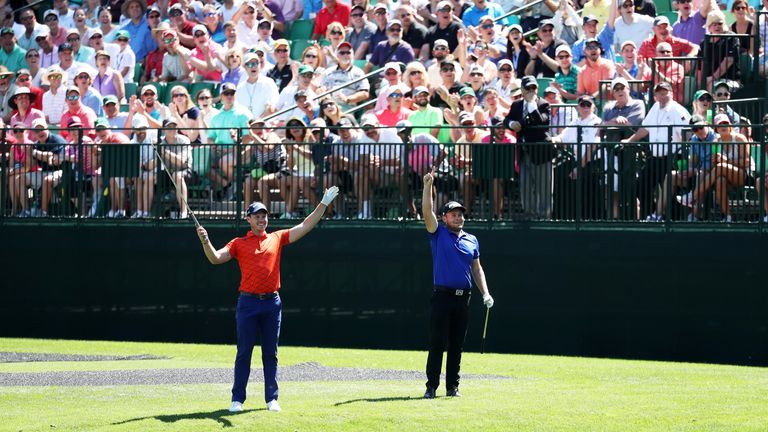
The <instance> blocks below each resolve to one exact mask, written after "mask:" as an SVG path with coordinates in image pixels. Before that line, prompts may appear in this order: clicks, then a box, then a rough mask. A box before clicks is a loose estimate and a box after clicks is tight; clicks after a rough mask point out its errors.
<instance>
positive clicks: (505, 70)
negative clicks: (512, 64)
mask: <svg viewBox="0 0 768 432" xmlns="http://www.w3.org/2000/svg"><path fill="white" fill-rule="evenodd" d="M499 72H512V69H511V68H501V69H499Z"/></svg>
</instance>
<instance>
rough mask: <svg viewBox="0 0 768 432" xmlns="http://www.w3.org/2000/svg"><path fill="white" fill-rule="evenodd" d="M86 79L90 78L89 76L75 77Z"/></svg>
mask: <svg viewBox="0 0 768 432" xmlns="http://www.w3.org/2000/svg"><path fill="white" fill-rule="evenodd" d="M88 78H90V76H88V75H78V76H77V79H88Z"/></svg>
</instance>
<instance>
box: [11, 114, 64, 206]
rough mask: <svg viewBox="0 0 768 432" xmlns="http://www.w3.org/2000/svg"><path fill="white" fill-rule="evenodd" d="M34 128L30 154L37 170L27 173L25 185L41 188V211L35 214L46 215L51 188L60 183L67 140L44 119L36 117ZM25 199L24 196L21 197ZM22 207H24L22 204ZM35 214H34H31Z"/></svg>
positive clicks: (51, 195)
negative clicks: (54, 132) (50, 129)
mask: <svg viewBox="0 0 768 432" xmlns="http://www.w3.org/2000/svg"><path fill="white" fill-rule="evenodd" d="M32 128H33V129H35V130H34V141H35V143H34V145H33V146H32V153H31V156H32V158H33V159H35V163H36V164H37V166H38V168H39V171H37V170H35V171H31V172H28V173H27V176H26V181H25V187H32V188H33V189H41V195H42V209H41V210H42V212H41V213H40V214H39V215H37V216H43V217H45V216H47V215H48V206H49V204H50V201H51V198H52V197H53V188H55V187H56V186H58V185H59V183H61V179H62V176H63V171H62V170H61V163H62V162H63V160H64V150H65V148H66V144H67V141H66V140H65V139H64V138H63V137H61V136H59V135H56V134H53V133H51V132H50V131H49V129H48V124H47V123H46V122H45V119H42V118H38V119H36V120H34V121H33V122H32ZM22 199H23V200H25V201H26V197H22ZM22 207H25V205H24V204H22ZM33 216H35V215H33Z"/></svg>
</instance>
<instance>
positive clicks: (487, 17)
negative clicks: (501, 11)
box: [478, 15, 495, 23]
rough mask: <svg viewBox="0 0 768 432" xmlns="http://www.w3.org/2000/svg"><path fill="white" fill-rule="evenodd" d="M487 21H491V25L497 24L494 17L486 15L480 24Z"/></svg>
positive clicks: (481, 18)
mask: <svg viewBox="0 0 768 432" xmlns="http://www.w3.org/2000/svg"><path fill="white" fill-rule="evenodd" d="M486 21H490V22H491V23H494V22H495V21H494V20H493V17H492V16H490V15H484V16H482V17H480V20H479V21H478V23H483V22H486Z"/></svg>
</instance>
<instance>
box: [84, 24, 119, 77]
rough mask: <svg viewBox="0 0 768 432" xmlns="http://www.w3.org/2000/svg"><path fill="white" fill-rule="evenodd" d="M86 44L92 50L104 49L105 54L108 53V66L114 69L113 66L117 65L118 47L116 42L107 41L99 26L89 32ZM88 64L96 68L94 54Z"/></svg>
mask: <svg viewBox="0 0 768 432" xmlns="http://www.w3.org/2000/svg"><path fill="white" fill-rule="evenodd" d="M115 32H117V30H115ZM88 46H90V47H91V48H93V49H94V51H106V52H107V54H109V59H110V66H112V68H113V69H115V66H117V54H118V53H119V52H120V47H119V46H118V45H117V44H116V43H112V42H107V41H106V38H105V37H104V32H102V31H101V29H100V28H95V29H93V30H91V31H90V32H89V34H88ZM88 64H89V65H91V66H93V67H94V68H97V69H98V65H97V64H96V57H95V56H94V58H93V59H92V61H91V62H89V63H88Z"/></svg>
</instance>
